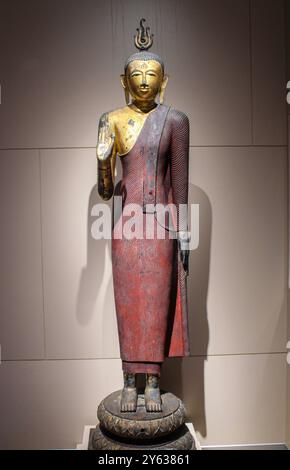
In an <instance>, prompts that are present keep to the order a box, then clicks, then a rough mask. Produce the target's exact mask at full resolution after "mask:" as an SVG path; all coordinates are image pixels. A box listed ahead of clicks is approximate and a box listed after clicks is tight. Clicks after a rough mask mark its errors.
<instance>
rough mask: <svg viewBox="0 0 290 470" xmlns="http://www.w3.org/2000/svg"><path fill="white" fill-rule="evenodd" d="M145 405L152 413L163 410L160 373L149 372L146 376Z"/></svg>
mask: <svg viewBox="0 0 290 470" xmlns="http://www.w3.org/2000/svg"><path fill="white" fill-rule="evenodd" d="M145 406H146V411H148V412H150V413H154V412H155V413H156V412H157V413H158V412H160V411H162V405H161V396H160V389H159V377H158V375H154V374H147V376H146V388H145Z"/></svg>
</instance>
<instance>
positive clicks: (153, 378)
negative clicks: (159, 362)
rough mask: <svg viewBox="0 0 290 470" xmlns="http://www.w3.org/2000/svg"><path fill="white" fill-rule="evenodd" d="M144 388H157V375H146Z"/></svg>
mask: <svg viewBox="0 0 290 470" xmlns="http://www.w3.org/2000/svg"><path fill="white" fill-rule="evenodd" d="M146 387H149V388H159V375H157V374H146Z"/></svg>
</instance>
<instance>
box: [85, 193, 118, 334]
mask: <svg viewBox="0 0 290 470" xmlns="http://www.w3.org/2000/svg"><path fill="white" fill-rule="evenodd" d="M100 203H101V204H104V201H103V200H102V199H101V197H100V196H99V194H98V189H97V184H96V185H95V186H94V187H93V188H92V190H91V193H90V198H89V203H88V212H87V262H86V266H84V267H83V269H82V272H81V276H80V282H79V290H78V295H77V308H76V312H77V319H78V322H79V323H80V325H87V324H88V323H89V322H90V321H91V318H92V316H93V314H94V309H95V305H96V303H97V304H98V311H99V312H100V314H101V312H106V311H108V308H110V309H111V308H112V299H111V298H109V296H108V292H112V289H113V279H112V276H110V278H109V279H108V282H107V284H106V285H104V275H105V270H106V251H107V250H108V252H109V254H110V258H111V241H110V240H105V239H102V240H95V239H94V238H93V237H92V236H91V225H92V221H93V219H92V216H91V212H92V208H93V206H94V205H95V204H100ZM105 204H108V205H110V204H111V201H110V202H109V203H105ZM102 321H103V322H105V321H106V315H105V314H104V315H103V314H102ZM103 332H107V334H108V336H109V332H108V330H107V329H106V328H105V325H104V324H103Z"/></svg>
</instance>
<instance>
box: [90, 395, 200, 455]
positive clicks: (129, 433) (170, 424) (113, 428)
mask: <svg viewBox="0 0 290 470" xmlns="http://www.w3.org/2000/svg"><path fill="white" fill-rule="evenodd" d="M121 393H122V391H121V390H119V391H117V392H114V393H112V394H111V395H109V396H108V397H106V398H105V399H104V400H103V401H102V402H101V404H100V405H99V407H98V419H99V421H100V424H99V425H98V426H97V427H96V428H95V429H93V430H92V431H91V434H90V442H89V449H90V450H94V449H95V450H97V449H98V450H100V449H105V450H130V449H140V450H142V449H143V450H146V449H148V450H150V449H152V450H153V449H156V450H159V449H178V450H189V449H195V446H194V441H193V437H192V435H191V433H190V432H189V430H188V428H187V426H186V425H185V424H184V421H185V407H184V405H183V403H182V401H181V400H179V398H177V397H176V396H175V395H173V394H172V393H168V392H162V393H161V400H162V412H159V413H152V412H147V411H146V408H145V401H144V395H143V394H139V395H138V402H137V410H136V412H121V411H120V401H121Z"/></svg>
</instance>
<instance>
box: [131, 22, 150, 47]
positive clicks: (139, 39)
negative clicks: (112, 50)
mask: <svg viewBox="0 0 290 470" xmlns="http://www.w3.org/2000/svg"><path fill="white" fill-rule="evenodd" d="M145 21H146V20H145V18H142V19H141V20H140V29H139V28H137V34H136V35H135V36H134V43H135V46H136V47H137V49H139V51H148V49H150V47H151V46H152V44H153V34H150V32H149V31H150V28H149V27H148V26H146V28H145V26H144V24H143V23H144V22H145Z"/></svg>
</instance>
